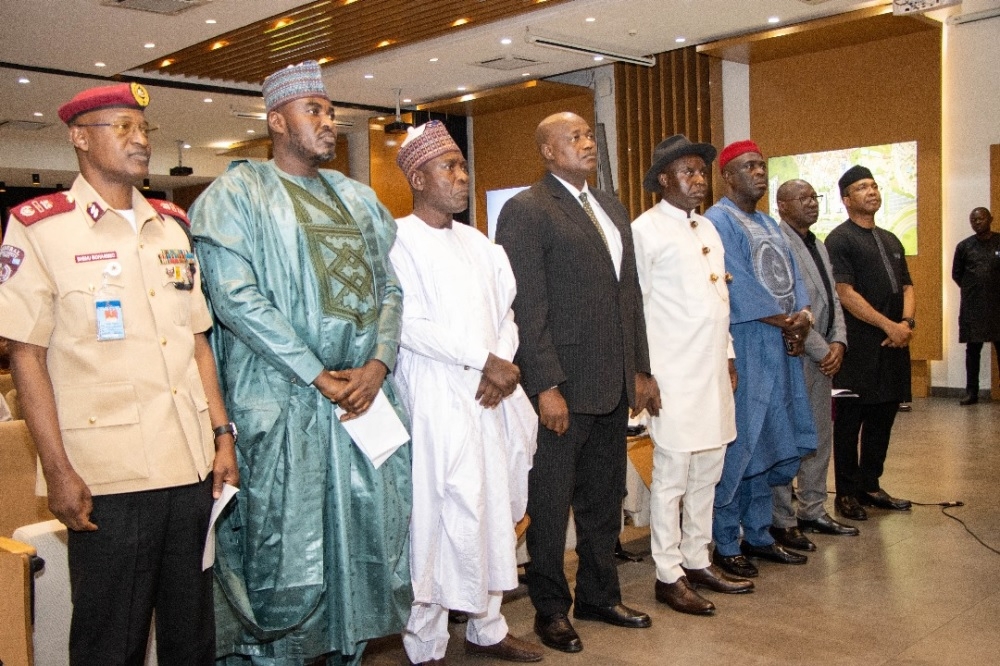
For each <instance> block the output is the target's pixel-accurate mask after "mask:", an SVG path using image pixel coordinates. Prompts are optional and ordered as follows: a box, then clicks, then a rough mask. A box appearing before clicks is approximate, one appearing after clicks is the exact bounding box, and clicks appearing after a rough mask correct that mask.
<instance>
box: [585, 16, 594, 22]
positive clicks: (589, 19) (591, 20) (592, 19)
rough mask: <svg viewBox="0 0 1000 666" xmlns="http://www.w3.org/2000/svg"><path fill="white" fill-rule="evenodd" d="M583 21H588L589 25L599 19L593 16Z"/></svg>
mask: <svg viewBox="0 0 1000 666" xmlns="http://www.w3.org/2000/svg"><path fill="white" fill-rule="evenodd" d="M583 20H584V21H586V22H587V23H593V22H594V21H596V20H597V19H596V18H594V17H593V16H588V17H587V18H585V19H583Z"/></svg>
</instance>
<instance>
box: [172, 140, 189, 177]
mask: <svg viewBox="0 0 1000 666" xmlns="http://www.w3.org/2000/svg"><path fill="white" fill-rule="evenodd" d="M183 151H184V139H177V166H175V167H173V168H171V169H170V175H171V176H190V175H191V174H193V173H194V169H192V168H191V167H186V166H184V162H183V160H182V159H181V155H182V154H183Z"/></svg>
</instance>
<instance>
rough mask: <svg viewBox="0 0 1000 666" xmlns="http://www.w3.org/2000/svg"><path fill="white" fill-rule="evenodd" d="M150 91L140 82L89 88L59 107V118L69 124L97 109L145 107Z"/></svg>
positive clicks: (147, 103) (140, 108)
mask: <svg viewBox="0 0 1000 666" xmlns="http://www.w3.org/2000/svg"><path fill="white" fill-rule="evenodd" d="M148 105H149V93H148V92H146V89H145V88H143V87H142V85H140V84H138V83H116V84H115V85H113V86H100V87H97V88H88V89H87V90H83V91H81V92H78V93H77V94H76V95H75V96H74V97H73V99H71V100H70V101H68V102H66V103H65V104H63V105H62V106H60V107H59V119H60V120H62V121H63V122H64V123H66V124H67V125H69V124H70V123H71V122H73V120H74V119H75V118H76V117H77V116H79V115H80V114H83V113H87V112H88V111H96V110H97V109H111V108H124V109H139V110H140V111H141V110H143V109H145V108H146V107H147V106H148Z"/></svg>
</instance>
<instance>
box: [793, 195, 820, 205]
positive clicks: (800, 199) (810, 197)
mask: <svg viewBox="0 0 1000 666" xmlns="http://www.w3.org/2000/svg"><path fill="white" fill-rule="evenodd" d="M822 198H823V195H822V194H810V195H808V196H804V197H795V201H798V202H799V203H800V204H802V205H805V204H807V203H809V202H810V201H812V202H813V203H819V200H820V199H822Z"/></svg>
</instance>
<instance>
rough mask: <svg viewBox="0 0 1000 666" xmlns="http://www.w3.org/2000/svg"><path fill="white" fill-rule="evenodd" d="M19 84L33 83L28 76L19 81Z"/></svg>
mask: <svg viewBox="0 0 1000 666" xmlns="http://www.w3.org/2000/svg"><path fill="white" fill-rule="evenodd" d="M17 82H18V83H31V79H29V78H28V77H27V76H22V77H20V78H19V79H18V80H17Z"/></svg>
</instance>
